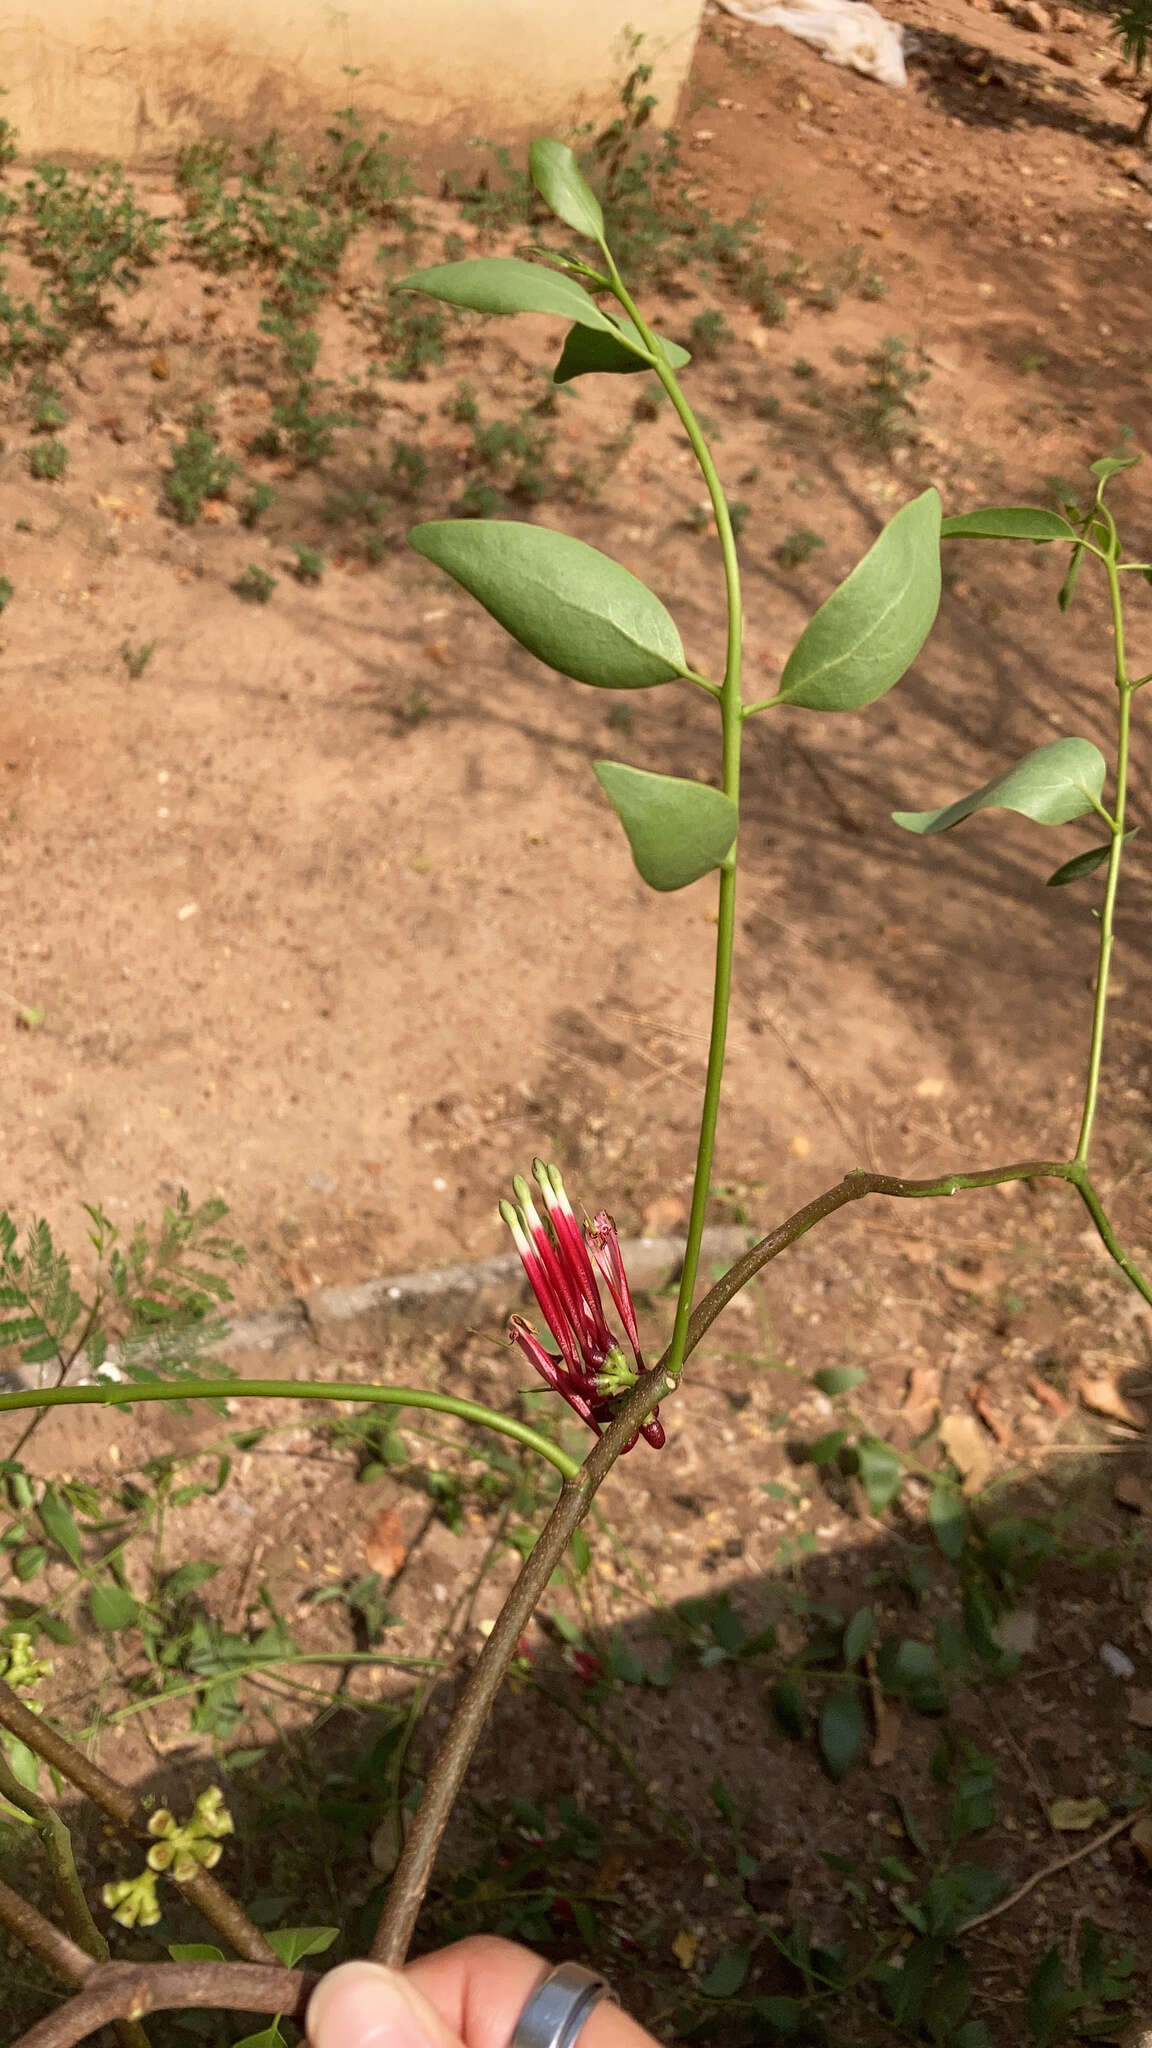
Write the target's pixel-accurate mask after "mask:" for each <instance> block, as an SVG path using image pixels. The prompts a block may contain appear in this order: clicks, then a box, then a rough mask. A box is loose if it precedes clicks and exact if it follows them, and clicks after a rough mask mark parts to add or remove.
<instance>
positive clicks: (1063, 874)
mask: <svg viewBox="0 0 1152 2048" xmlns="http://www.w3.org/2000/svg"><path fill="white" fill-rule="evenodd" d="M1139 830H1140V827H1139V825H1133V827H1132V830H1131V831H1130V832H1126V833H1125V834H1124V844H1125V846H1127V844H1128V841H1129V840H1130V839H1135V837H1136V834H1137V832H1138V831H1139ZM1111 851H1112V841H1111V840H1109V841H1108V844H1107V845H1106V846H1090V847H1089V848H1088V851H1087V853H1074V854H1073V856H1072V858H1071V860H1066V861H1065V863H1064V865H1063V867H1062V868H1057V870H1056V872H1055V874H1054V875H1049V877H1048V880H1047V882H1046V883H1045V885H1044V886H1045V888H1047V889H1064V888H1066V887H1067V885H1068V883H1069V882H1082V881H1083V880H1084V877H1085V875H1094V874H1095V872H1096V870H1097V868H1102V867H1104V866H1105V865H1106V863H1107V860H1108V856H1109V854H1110V853H1111Z"/></svg>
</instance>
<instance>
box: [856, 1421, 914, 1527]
mask: <svg viewBox="0 0 1152 2048" xmlns="http://www.w3.org/2000/svg"><path fill="white" fill-rule="evenodd" d="M856 1457H857V1459H858V1461H859V1464H858V1470H859V1475H860V1483H861V1485H862V1486H863V1488H864V1491H865V1493H866V1494H867V1496H868V1505H869V1507H870V1508H871V1510H872V1513H873V1514H874V1515H882V1514H883V1512H884V1510H885V1508H889V1507H891V1505H892V1502H893V1501H894V1500H895V1498H896V1495H897V1494H898V1493H899V1491H900V1488H901V1487H902V1485H903V1484H904V1467H903V1465H902V1464H901V1462H900V1460H899V1458H898V1457H897V1455H896V1453H895V1451H894V1450H893V1449H892V1447H891V1445H890V1444H886V1443H882V1442H881V1441H880V1439H879V1437H862V1438H861V1440H860V1442H859V1443H858V1444H857V1446H856Z"/></svg>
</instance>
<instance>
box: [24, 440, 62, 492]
mask: <svg viewBox="0 0 1152 2048" xmlns="http://www.w3.org/2000/svg"><path fill="white" fill-rule="evenodd" d="M71 460H72V457H71V455H70V453H69V450H68V446H67V443H66V442H64V441H56V440H51V441H37V442H36V443H35V445H34V446H33V447H31V448H30V449H29V450H28V474H29V476H33V477H35V479H36V481H37V483H52V484H55V483H59V481H60V479H61V477H62V476H63V475H64V473H65V471H66V469H67V468H68V464H69V463H70V461H71Z"/></svg>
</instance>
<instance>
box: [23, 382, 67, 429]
mask: <svg viewBox="0 0 1152 2048" xmlns="http://www.w3.org/2000/svg"><path fill="white" fill-rule="evenodd" d="M28 409H29V414H30V417H31V422H32V432H33V433H34V434H55V433H58V432H59V430H60V428H61V427H66V426H67V425H68V422H69V420H70V418H71V417H72V415H71V414H70V412H69V411H68V408H67V406H66V405H65V404H64V401H63V399H62V398H61V396H60V393H59V392H58V391H57V389H56V387H55V385H53V384H48V383H46V382H45V380H44V378H43V377H40V376H36V377H33V379H32V381H31V383H30V384H29V386H28Z"/></svg>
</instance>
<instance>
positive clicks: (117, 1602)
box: [88, 1585, 139, 1632]
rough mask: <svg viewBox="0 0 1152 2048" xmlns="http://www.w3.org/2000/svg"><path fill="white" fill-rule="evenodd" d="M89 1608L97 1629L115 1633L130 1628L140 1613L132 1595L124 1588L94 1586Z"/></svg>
mask: <svg viewBox="0 0 1152 2048" xmlns="http://www.w3.org/2000/svg"><path fill="white" fill-rule="evenodd" d="M88 1606H89V1608H90V1610H91V1613H92V1619H93V1621H94V1622H95V1623H96V1626H97V1628H104V1629H108V1630H109V1631H112V1632H115V1631H116V1630H117V1629H121V1628H128V1627H130V1626H131V1624H132V1622H134V1621H135V1619H136V1616H137V1614H138V1612H139V1609H138V1608H137V1605H136V1602H135V1600H134V1599H133V1597H132V1595H131V1593H129V1592H127V1591H126V1589H125V1588H124V1587H123V1586H115V1585H112V1586H93V1587H92V1589H91V1591H90V1592H89V1594H88Z"/></svg>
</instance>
